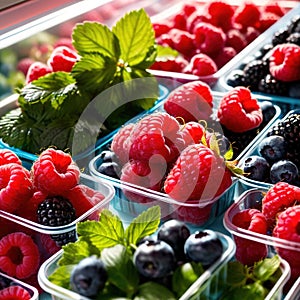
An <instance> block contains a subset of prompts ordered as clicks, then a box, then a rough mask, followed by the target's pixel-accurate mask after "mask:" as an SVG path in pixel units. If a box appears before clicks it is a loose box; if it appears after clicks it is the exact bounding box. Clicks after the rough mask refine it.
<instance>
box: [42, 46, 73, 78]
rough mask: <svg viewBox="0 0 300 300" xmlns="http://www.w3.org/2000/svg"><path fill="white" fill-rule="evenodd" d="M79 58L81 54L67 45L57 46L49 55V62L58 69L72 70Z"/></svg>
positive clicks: (55, 69)
mask: <svg viewBox="0 0 300 300" xmlns="http://www.w3.org/2000/svg"><path fill="white" fill-rule="evenodd" d="M78 60H79V55H78V54H77V53H76V52H75V51H74V50H72V49H70V48H69V47H66V46H59V47H56V48H55V49H54V50H53V51H52V53H51V56H50V57H49V59H48V61H47V64H48V65H49V66H50V67H51V68H52V69H53V71H54V72H56V71H65V72H70V71H71V70H72V68H73V65H74V64H75V63H76V62H77V61H78Z"/></svg>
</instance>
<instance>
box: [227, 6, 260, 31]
mask: <svg viewBox="0 0 300 300" xmlns="http://www.w3.org/2000/svg"><path fill="white" fill-rule="evenodd" d="M259 19H260V10H259V8H258V7H257V6H256V5H255V4H254V3H252V2H244V3H243V4H241V5H240V6H238V7H237V9H236V10H235V12H234V16H233V20H234V23H238V24H241V25H242V27H243V28H247V27H248V26H254V25H255V24H256V23H257V22H259Z"/></svg>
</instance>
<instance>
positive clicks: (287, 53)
mask: <svg viewBox="0 0 300 300" xmlns="http://www.w3.org/2000/svg"><path fill="white" fill-rule="evenodd" d="M299 18H300V16H299V15H296V16H294V17H293V18H292V19H291V20H290V21H289V23H288V24H287V25H286V26H285V27H283V28H281V29H278V30H277V31H276V32H275V33H273V36H272V38H271V40H270V42H268V43H266V44H265V45H263V46H262V47H261V49H259V50H258V51H257V52H256V53H254V54H253V55H252V54H251V55H249V58H247V59H245V63H242V64H241V65H240V66H239V68H238V69H235V70H232V71H231V72H230V74H229V75H228V77H227V78H226V82H227V84H228V85H230V86H232V87H235V86H241V85H242V86H246V87H249V88H250V89H251V91H253V92H261V93H265V94H272V95H277V96H285V97H292V98H298V97H299V95H300V71H299V70H300V44H299V26H298V25H297V24H299Z"/></svg>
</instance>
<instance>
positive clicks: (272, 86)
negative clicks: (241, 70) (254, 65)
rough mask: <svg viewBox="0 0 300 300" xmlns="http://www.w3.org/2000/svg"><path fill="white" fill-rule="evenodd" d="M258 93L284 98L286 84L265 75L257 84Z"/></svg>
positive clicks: (269, 75) (286, 92) (286, 88)
mask: <svg viewBox="0 0 300 300" xmlns="http://www.w3.org/2000/svg"><path fill="white" fill-rule="evenodd" d="M258 91H259V92H262V93H267V94H272V95H278V96H284V95H287V94H288V86H287V84H286V83H284V82H282V81H280V80H277V79H275V78H274V77H273V76H272V75H271V74H267V75H266V76H265V77H263V78H262V79H260V81H259V83H258Z"/></svg>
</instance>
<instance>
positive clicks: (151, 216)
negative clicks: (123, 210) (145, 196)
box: [125, 205, 160, 245]
mask: <svg viewBox="0 0 300 300" xmlns="http://www.w3.org/2000/svg"><path fill="white" fill-rule="evenodd" d="M159 224H160V207H159V206H158V205H156V206H153V207H150V208H148V209H147V210H146V211H144V212H142V213H141V214H140V215H139V216H137V217H136V218H135V219H133V220H132V222H131V223H130V225H129V226H128V227H127V228H126V231H125V239H126V241H127V244H128V245H130V244H134V245H135V244H136V243H137V241H138V240H140V239H141V238H143V237H145V236H147V235H151V234H153V233H154V232H155V231H156V230H157V229H158V226H159Z"/></svg>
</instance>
